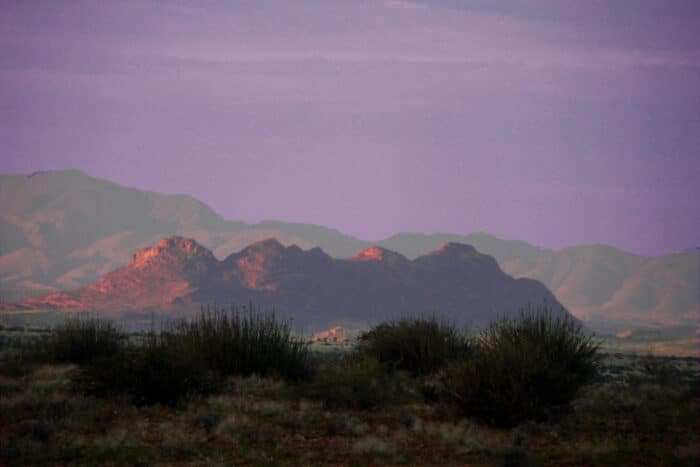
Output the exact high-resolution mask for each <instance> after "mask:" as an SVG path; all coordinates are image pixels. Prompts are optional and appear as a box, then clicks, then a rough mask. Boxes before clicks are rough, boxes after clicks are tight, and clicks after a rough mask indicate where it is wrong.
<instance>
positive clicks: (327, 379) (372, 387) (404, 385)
mask: <svg viewBox="0 0 700 467" xmlns="http://www.w3.org/2000/svg"><path fill="white" fill-rule="evenodd" d="M292 390H293V393H294V394H295V395H296V396H297V397H303V398H309V399H314V400H319V401H321V402H323V405H324V406H325V407H326V408H328V409H337V408H348V409H360V410H366V409H371V408H373V407H377V406H381V405H385V404H391V403H397V402H401V401H405V400H410V399H413V398H415V397H416V391H415V389H413V385H412V382H411V380H410V379H409V378H408V376H407V375H405V374H403V373H396V372H393V373H392V372H389V371H387V368H386V367H385V366H384V365H382V364H381V363H379V362H378V361H377V360H376V359H375V358H373V357H371V356H367V355H361V354H355V355H352V356H351V357H349V358H347V359H344V360H343V361H342V362H339V363H338V364H336V365H333V366H329V367H327V368H325V369H323V370H319V371H318V373H317V374H316V376H315V378H314V380H313V381H312V382H310V383H305V384H301V385H297V386H295V387H294V388H293V389H292Z"/></svg>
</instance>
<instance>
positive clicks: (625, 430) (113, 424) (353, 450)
mask: <svg viewBox="0 0 700 467" xmlns="http://www.w3.org/2000/svg"><path fill="white" fill-rule="evenodd" d="M316 352H319V355H321V354H322V356H321V357H320V358H324V359H328V360H329V361H332V359H334V358H339V355H341V354H342V350H339V349H337V348H334V347H329V346H319V347H318V348H317V349H316ZM75 371H78V370H77V367H76V366H73V365H51V366H47V365H43V366H39V367H38V368H35V369H33V370H32V371H30V372H28V373H26V374H22V373H23V372H22V371H21V369H19V368H11V369H7V368H6V369H5V370H4V371H3V373H4V374H2V375H0V414H1V417H2V422H1V423H2V426H1V430H2V431H0V442H1V443H2V444H1V445H0V464H2V465H34V464H49V465H280V464H288V465H374V464H390V465H391V464H409V465H463V464H489V465H645V466H647V465H688V466H695V465H700V452H699V450H700V430H699V429H698V428H699V427H698V418H699V417H698V414H700V400H699V399H700V394H699V393H698V373H697V372H698V361H697V359H692V358H654V359H649V358H646V357H641V356H629V355H622V354H608V355H607V357H606V360H605V365H604V370H603V372H602V375H601V376H600V378H599V380H598V381H597V382H596V383H595V384H594V385H592V386H589V387H587V388H585V390H584V391H583V392H582V393H581V394H580V397H579V398H578V399H577V400H576V402H575V403H574V405H573V408H572V410H571V411H570V412H568V413H565V414H559V415H556V416H552V417H550V418H549V419H546V420H541V421H538V422H527V423H525V424H521V425H519V426H517V427H515V428H512V429H498V428H493V427H489V426H487V425H484V424H482V423H477V422H475V421H473V420H469V419H462V418H460V417H458V416H456V415H455V414H454V413H452V411H451V410H449V409H448V408H446V407H444V406H441V405H440V404H435V403H431V404H429V403H426V402H423V401H421V400H420V398H417V399H415V400H412V401H396V402H395V403H387V404H384V405H382V406H381V408H375V409H372V410H347V409H336V410H328V409H326V408H325V407H324V406H323V405H322V404H321V403H319V402H314V401H311V400H307V399H304V398H303V397H301V398H300V397H298V395H295V392H294V391H293V390H292V389H291V388H290V387H289V386H288V385H287V384H285V383H283V382H280V381H278V380H274V379H261V378H257V377H249V378H230V379H229V380H227V382H226V389H225V390H224V391H223V392H222V393H221V394H217V395H213V396H208V397H201V398H196V399H193V400H190V401H188V402H184V403H182V404H181V405H179V406H176V407H164V406H159V405H156V406H147V407H136V406H134V405H132V404H130V403H129V402H128V401H126V400H124V399H120V398H106V399H105V398H96V397H89V396H85V395H82V394H81V393H79V392H77V391H75V390H74V389H73V386H72V383H71V375H72V373H73V372H75Z"/></svg>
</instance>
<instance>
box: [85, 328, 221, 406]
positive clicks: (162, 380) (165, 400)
mask: <svg viewBox="0 0 700 467" xmlns="http://www.w3.org/2000/svg"><path fill="white" fill-rule="evenodd" d="M172 344H173V343H172V341H170V340H169V339H164V338H162V336H159V335H156V334H151V335H150V336H148V337H147V338H146V339H145V342H143V343H141V344H139V345H131V346H128V347H125V348H123V349H121V350H120V351H118V352H116V353H114V354H111V355H105V356H102V357H100V358H96V359H93V360H91V361H90V362H89V363H88V364H86V365H84V366H83V368H82V369H81V371H80V372H79V373H78V374H77V377H76V380H75V381H74V383H75V384H76V386H77V387H78V388H79V389H80V390H82V391H83V392H85V393H88V394H92V395H98V396H105V395H117V394H126V395H127V396H128V397H129V399H130V400H131V402H132V403H134V404H136V405H148V404H164V405H175V404H177V403H178V402H179V401H181V400H184V399H187V398H190V397H192V396H194V395H197V394H207V393H210V392H213V391H215V390H216V389H218V388H219V387H220V384H221V378H220V376H219V375H218V374H217V373H216V372H214V371H211V370H210V369H208V368H207V367H206V365H204V363H203V362H202V361H201V360H197V359H193V358H192V357H191V355H187V354H182V353H180V349H179V348H178V347H177V346H175V345H172Z"/></svg>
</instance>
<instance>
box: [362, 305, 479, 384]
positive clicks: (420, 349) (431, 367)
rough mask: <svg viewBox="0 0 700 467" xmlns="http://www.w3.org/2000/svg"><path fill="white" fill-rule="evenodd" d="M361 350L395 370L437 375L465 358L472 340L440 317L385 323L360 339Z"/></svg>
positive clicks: (415, 318) (405, 319) (408, 318)
mask: <svg viewBox="0 0 700 467" xmlns="http://www.w3.org/2000/svg"><path fill="white" fill-rule="evenodd" d="M359 351H360V352H361V353H363V354H366V355H369V356H372V357H374V358H376V359H377V360H378V361H379V362H380V363H382V364H384V365H386V366H387V367H388V368H389V369H391V370H401V371H407V372H409V373H411V374H413V375H414V376H415V375H425V374H429V373H433V372H435V371H437V370H438V369H440V368H441V367H442V366H444V365H445V364H446V363H447V362H448V361H449V360H451V359H455V358H460V357H463V356H465V355H466V354H467V353H468V351H469V341H468V340H467V338H466V337H465V336H464V335H462V334H460V333H459V332H458V331H457V330H456V328H455V327H454V326H453V325H451V324H448V323H446V322H440V321H438V319H437V318H436V317H434V316H433V317H405V318H401V319H399V320H397V321H387V322H384V323H381V324H379V325H377V326H375V327H374V328H372V329H370V330H369V331H367V332H365V333H364V334H362V335H360V338H359Z"/></svg>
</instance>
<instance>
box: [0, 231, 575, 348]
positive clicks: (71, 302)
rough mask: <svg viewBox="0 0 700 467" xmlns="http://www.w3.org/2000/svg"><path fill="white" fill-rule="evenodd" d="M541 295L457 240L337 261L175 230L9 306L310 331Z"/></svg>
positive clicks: (497, 311)
mask: <svg viewBox="0 0 700 467" xmlns="http://www.w3.org/2000/svg"><path fill="white" fill-rule="evenodd" d="M543 300H546V301H547V302H548V303H549V304H550V305H551V306H552V307H553V308H555V309H559V308H560V307H561V305H560V304H559V302H558V301H557V300H556V298H555V297H554V296H553V295H552V294H551V293H550V292H549V291H548V290H547V289H546V288H545V287H544V286H543V285H542V284H541V283H539V282H537V281H534V280H530V279H513V278H512V277H510V276H508V275H507V274H505V273H503V271H501V269H500V268H499V267H498V265H497V264H496V261H495V260H494V259H493V258H492V257H490V256H487V255H483V254H481V253H479V252H478V251H476V250H475V249H474V248H473V247H471V246H469V245H463V244H458V243H448V244H446V245H443V246H441V247H440V248H438V249H437V250H435V251H433V252H431V253H429V254H427V255H424V256H421V257H418V258H416V259H415V260H413V261H410V260H408V259H406V258H405V257H404V256H402V255H400V254H398V253H395V252H393V251H390V250H387V249H384V248H380V247H376V246H375V247H370V248H366V249H364V250H361V251H359V252H358V253H356V254H355V255H353V256H352V257H351V258H349V259H333V258H331V257H329V256H328V255H326V254H325V253H324V252H323V251H322V250H320V249H319V248H313V249H311V250H302V249H301V248H299V247H297V246H294V245H292V246H287V247H285V246H284V245H282V244H281V243H280V242H278V241H277V240H275V239H272V238H271V239H267V240H263V241H259V242H256V243H253V244H252V245H250V246H248V247H246V248H244V249H243V250H241V251H240V252H238V253H234V254H232V255H230V256H229V257H227V258H226V259H224V260H222V261H219V260H217V259H216V258H215V257H214V255H213V254H212V253H211V252H210V251H209V250H208V249H206V248H204V247H203V246H201V245H199V244H198V243H197V242H195V241H194V240H192V239H189V238H185V237H178V236H174V237H168V238H165V239H163V240H160V241H159V242H157V243H156V244H155V245H154V246H153V247H149V248H143V249H141V250H139V251H137V252H136V254H134V256H133V260H132V261H131V263H129V264H128V265H126V266H124V267H122V268H119V269H117V270H115V271H112V272H110V273H108V274H106V275H105V276H103V277H102V278H101V279H100V280H99V281H97V282H96V283H94V284H92V285H90V286H88V287H84V288H81V289H77V290H74V291H72V292H62V293H54V294H50V295H46V296H43V297H36V298H31V299H28V300H25V301H23V302H19V303H16V304H13V305H11V307H12V308H14V309H45V308H51V309H68V310H111V311H119V310H143V309H148V308H152V307H158V308H161V309H164V310H169V309H182V308H183V307H184V308H187V307H190V308H196V307H197V306H198V304H205V303H218V304H225V303H234V304H244V303H248V302H251V301H252V302H253V303H255V304H256V305H258V306H261V307H262V308H263V309H267V310H269V309H273V308H274V309H275V310H276V312H278V313H279V314H282V315H284V316H285V317H287V318H290V319H293V320H294V324H295V326H297V327H299V328H301V329H302V330H304V331H307V332H308V331H312V332H313V331H318V330H320V329H328V328H329V327H331V326H333V325H334V324H335V323H337V322H338V321H341V320H342V321H344V322H350V323H353V324H357V325H359V326H362V325H366V324H371V323H373V322H377V321H379V320H382V319H387V318H396V317H399V316H404V315H426V314H433V313H434V314H437V315H440V316H442V317H443V318H446V319H448V320H450V321H453V322H454V323H456V324H458V325H467V326H475V327H481V326H484V325H486V324H488V323H489V322H490V321H492V320H493V319H495V318H498V317H501V316H504V315H505V316H507V315H512V314H515V313H516V312H517V311H518V309H519V308H520V307H522V306H524V305H526V304H528V303H529V304H534V305H536V304H539V303H541V302H542V301H543ZM328 332H329V334H328V336H327V337H329V338H330V339H334V338H335V339H344V337H343V335H342V332H341V331H340V330H336V331H328Z"/></svg>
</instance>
